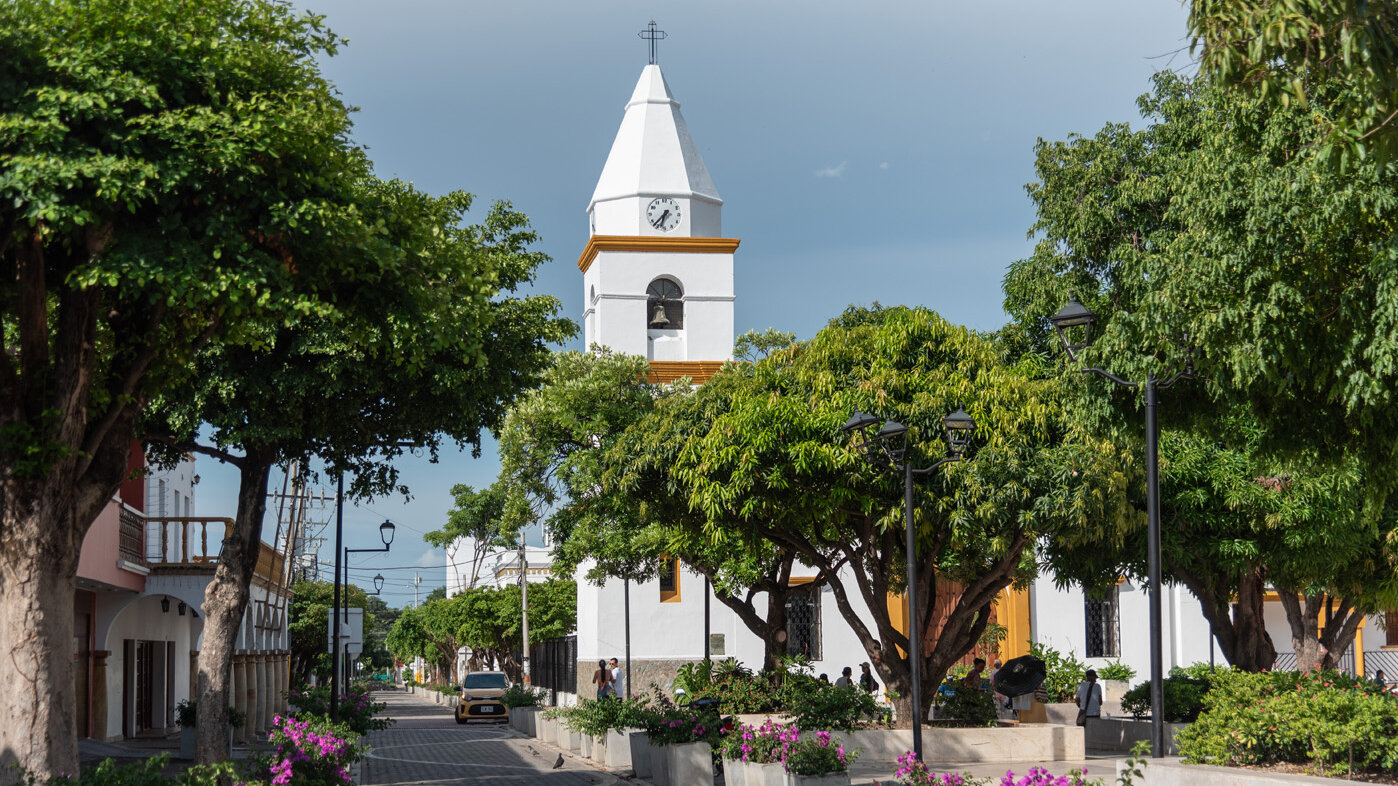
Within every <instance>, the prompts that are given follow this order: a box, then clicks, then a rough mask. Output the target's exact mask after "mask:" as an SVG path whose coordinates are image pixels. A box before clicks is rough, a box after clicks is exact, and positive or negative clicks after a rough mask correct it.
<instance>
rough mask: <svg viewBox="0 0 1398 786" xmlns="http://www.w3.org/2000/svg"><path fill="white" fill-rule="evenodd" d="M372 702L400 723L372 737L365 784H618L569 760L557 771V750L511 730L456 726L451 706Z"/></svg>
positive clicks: (390, 696) (397, 696) (404, 698)
mask: <svg viewBox="0 0 1398 786" xmlns="http://www.w3.org/2000/svg"><path fill="white" fill-rule="evenodd" d="M374 698H375V700H376V701H382V702H385V703H387V704H388V709H387V710H385V714H386V715H388V716H389V717H391V718H394V719H396V720H397V721H398V722H397V723H395V724H394V725H393V726H391V727H390V728H388V729H386V730H384V731H376V732H373V733H372V734H370V735H369V744H370V745H371V746H372V747H373V751H372V752H370V754H369V757H368V759H367V760H366V761H365V763H364V774H363V783H365V784H413V785H414V786H418V785H421V786H437V785H438V784H440V785H441V786H450V784H483V785H484V786H514V785H515V784H519V786H535V784H538V785H539V786H585V785H586V786H598V784H606V783H613V782H615V780H616V779H615V778H613V777H612V776H610V775H608V774H607V773H606V772H604V771H602V770H599V769H596V768H594V767H592V766H591V765H590V764H588V763H587V762H584V761H582V760H580V759H576V758H570V757H567V756H565V757H564V762H563V767H562V769H559V770H554V769H552V767H553V763H554V762H555V761H556V760H557V758H558V749H556V748H551V747H549V746H547V745H543V744H541V743H539V741H538V740H532V739H525V738H524V737H521V736H520V735H519V734H517V733H515V732H514V730H512V729H511V728H509V727H508V726H505V725H494V724H484V725H482V724H468V725H466V726H458V725H457V724H456V721H455V720H454V719H453V718H452V712H451V708H450V707H445V706H441V705H438V704H434V703H432V702H429V701H427V700H426V699H423V698H419V697H417V696H411V695H408V694H406V693H401V692H398V691H390V692H381V693H375V694H374Z"/></svg>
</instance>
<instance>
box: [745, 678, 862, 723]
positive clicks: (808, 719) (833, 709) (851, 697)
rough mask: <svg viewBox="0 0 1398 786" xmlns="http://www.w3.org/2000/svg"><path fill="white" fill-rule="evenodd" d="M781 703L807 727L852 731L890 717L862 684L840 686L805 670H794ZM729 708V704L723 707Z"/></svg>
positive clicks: (781, 695)
mask: <svg viewBox="0 0 1398 786" xmlns="http://www.w3.org/2000/svg"><path fill="white" fill-rule="evenodd" d="M777 698H778V699H779V701H778V702H777V704H778V705H779V706H780V708H781V709H782V710H784V711H785V712H786V713H787V714H788V715H791V716H792V717H793V718H794V719H795V721H796V725H797V726H799V727H800V728H803V729H826V730H831V731H850V730H852V729H858V728H862V727H865V726H868V725H870V724H873V723H878V722H881V721H884V722H886V721H887V720H888V713H887V711H886V710H885V709H884V708H882V707H880V706H879V704H878V702H877V701H876V700H875V699H874V697H873V696H872V695H871V694H868V693H865V692H864V691H862V690H860V689H858V688H837V687H835V686H834V685H831V684H829V683H826V682H821V681H820V680H817V679H814V678H812V677H809V676H807V675H804V674H790V675H788V676H787V678H786V682H785V683H783V684H782V687H781V689H780V690H779V691H778V692H777ZM723 710H724V711H725V712H727V711H728V707H727V706H725V707H723Z"/></svg>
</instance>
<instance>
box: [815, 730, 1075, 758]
mask: <svg viewBox="0 0 1398 786" xmlns="http://www.w3.org/2000/svg"><path fill="white" fill-rule="evenodd" d="M837 736H839V737H840V738H841V739H842V740H843V741H844V745H845V748H846V749H850V748H861V749H862V750H863V753H862V754H861V755H862V757H863V759H864V760H865V761H876V762H889V763H892V762H896V761H898V757H899V756H901V755H903V754H904V753H905V752H907V751H910V750H912V747H913V732H912V729H864V730H860V731H849V732H840V733H839V734H838V735H837ZM1085 757H1086V753H1085V747H1084V737H1083V730H1082V728H1081V727H1079V726H1072V725H1069V726H1062V725H1057V724H1038V723H1035V724H1024V725H1019V726H991V727H986V728H975V729H948V728H941V727H937V726H933V727H930V728H926V729H923V731H922V758H923V761H926V762H928V763H932V762H956V763H962V762H967V763H970V762H1015V761H1077V760H1080V759H1083V758H1085Z"/></svg>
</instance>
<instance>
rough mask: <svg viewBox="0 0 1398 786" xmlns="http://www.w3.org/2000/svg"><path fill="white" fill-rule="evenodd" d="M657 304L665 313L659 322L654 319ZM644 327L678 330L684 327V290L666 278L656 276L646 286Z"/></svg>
mask: <svg viewBox="0 0 1398 786" xmlns="http://www.w3.org/2000/svg"><path fill="white" fill-rule="evenodd" d="M656 306H659V307H660V308H661V309H662V310H663V312H664V314H665V322H664V324H661V323H659V322H657V321H656V319H655V309H656ZM646 327H647V328H657V329H659V328H664V329H665V330H680V329H683V328H684V290H682V289H680V285H679V284H676V283H675V282H674V281H671V280H670V279H668V278H657V279H656V280H654V281H652V282H650V286H648V287H646Z"/></svg>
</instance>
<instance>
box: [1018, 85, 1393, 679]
mask: <svg viewBox="0 0 1398 786" xmlns="http://www.w3.org/2000/svg"><path fill="white" fill-rule="evenodd" d="M1333 95H1334V93H1333V90H1329V89H1327V90H1321V91H1318V92H1316V93H1314V94H1313V95H1312V96H1311V105H1312V107H1315V106H1316V105H1318V104H1320V103H1321V102H1322V101H1323V100H1325V99H1327V98H1332V97H1333ZM1140 103H1141V108H1142V112H1143V114H1144V115H1145V116H1146V118H1147V126H1146V127H1145V128H1144V129H1142V130H1138V131H1133V130H1132V129H1130V128H1129V127H1128V126H1125V125H1109V126H1107V127H1106V128H1104V129H1103V130H1102V131H1100V132H1099V133H1098V134H1096V135H1095V136H1094V137H1092V138H1083V137H1077V136H1074V137H1071V138H1070V139H1068V140H1067V141H1065V142H1056V143H1048V142H1042V141H1041V142H1040V144H1039V146H1038V149H1037V161H1036V167H1035V171H1036V175H1037V182H1035V183H1033V184H1031V185H1030V186H1029V192H1030V196H1031V197H1032V198H1033V199H1034V201H1035V204H1036V206H1037V208H1038V212H1039V218H1038V221H1037V222H1036V224H1035V225H1034V227H1033V230H1032V231H1033V232H1035V233H1037V234H1038V235H1039V236H1040V239H1039V242H1038V243H1037V245H1036V247H1035V252H1034V255H1033V256H1032V257H1030V258H1029V259H1026V260H1022V261H1019V262H1017V263H1015V264H1014V265H1012V266H1011V270H1010V272H1009V274H1008V275H1007V277H1006V281H1005V291H1006V309H1007V310H1008V311H1009V312H1010V313H1011V314H1013V315H1014V316H1015V318H1016V320H1017V326H1016V331H1017V338H1018V340H1020V341H1022V342H1023V343H1024V344H1025V345H1027V346H1029V347H1033V348H1038V349H1044V350H1046V349H1047V348H1048V346H1049V345H1050V344H1052V343H1056V339H1055V338H1054V337H1053V336H1051V335H1049V334H1048V326H1047V323H1046V321H1045V317H1046V316H1047V315H1048V314H1051V313H1053V312H1054V311H1055V310H1057V308H1058V306H1059V305H1060V304H1061V303H1062V302H1063V301H1064V300H1065V299H1066V297H1067V295H1068V293H1069V291H1070V290H1076V291H1077V292H1078V293H1079V295H1080V296H1081V297H1082V298H1083V300H1084V302H1085V303H1087V304H1088V305H1089V306H1090V307H1091V308H1093V309H1094V310H1095V311H1097V312H1098V314H1099V321H1100V323H1101V324H1100V326H1099V329H1096V332H1097V333H1098V334H1099V337H1098V338H1097V340H1096V342H1095V343H1094V344H1093V345H1092V346H1091V347H1089V348H1088V349H1086V350H1084V355H1085V362H1086V364H1087V365H1103V364H1106V365H1108V366H1109V367H1110V370H1111V371H1113V372H1114V373H1116V374H1119V375H1121V376H1124V377H1127V378H1129V379H1144V378H1146V376H1147V375H1148V374H1155V375H1157V376H1158V377H1163V376H1165V375H1167V374H1168V373H1170V370H1171V369H1182V368H1191V367H1192V369H1193V371H1194V373H1195V377H1196V380H1195V381H1193V382H1191V383H1189V384H1187V385H1180V386H1177V387H1175V388H1173V389H1171V390H1170V393H1169V395H1168V396H1164V397H1163V399H1164V400H1163V402H1162V409H1163V410H1164V415H1163V416H1162V423H1164V424H1165V438H1164V440H1163V441H1162V447H1163V456H1162V459H1163V461H1162V490H1163V496H1162V521H1163V522H1168V525H1167V528H1166V532H1167V535H1168V533H1169V532H1170V530H1171V529H1173V530H1176V531H1178V532H1179V533H1181V535H1180V539H1171V540H1170V541H1168V542H1167V545H1166V548H1165V552H1164V554H1165V557H1166V560H1167V567H1168V568H1169V569H1170V570H1171V572H1172V573H1173V574H1174V576H1175V577H1176V578H1177V579H1179V580H1181V581H1183V582H1184V583H1185V584H1187V585H1188V586H1190V588H1191V589H1192V590H1194V591H1195V593H1196V594H1197V595H1198V596H1199V597H1200V601H1201V604H1202V607H1203V610H1204V613H1205V615H1206V616H1207V617H1208V618H1209V620H1210V624H1211V627H1212V629H1213V631H1214V634H1215V637H1216V638H1217V639H1218V641H1219V643H1220V645H1221V647H1222V648H1223V651H1224V654H1225V656H1226V657H1228V658H1229V660H1230V662H1233V663H1235V664H1236V665H1238V666H1240V667H1244V668H1268V667H1270V666H1271V660H1270V659H1271V652H1272V649H1273V645H1272V643H1271V642H1270V641H1268V640H1267V638H1266V632H1265V629H1264V627H1263V622H1262V586H1263V584H1264V583H1265V582H1270V583H1272V584H1273V585H1275V586H1276V587H1277V588H1278V589H1279V590H1280V592H1281V595H1282V598H1283V605H1284V606H1286V607H1287V611H1288V618H1289V622H1290V623H1291V625H1292V627H1293V630H1294V631H1296V632H1297V633H1296V635H1295V636H1294V637H1293V638H1294V642H1293V645H1294V647H1295V649H1296V651H1297V654H1298V656H1299V657H1300V658H1301V659H1302V662H1303V663H1304V662H1308V661H1310V660H1311V659H1312V658H1316V657H1319V658H1320V662H1326V663H1329V662H1332V661H1331V660H1328V659H1327V657H1331V658H1332V657H1337V656H1338V654H1339V653H1340V652H1341V651H1342V649H1334V651H1333V653H1331V655H1330V656H1322V655H1321V653H1322V651H1323V650H1322V648H1323V646H1328V645H1323V643H1322V642H1321V641H1320V640H1319V639H1318V638H1317V637H1316V635H1318V633H1319V632H1318V631H1317V630H1316V624H1315V618H1316V614H1315V613H1313V612H1314V611H1316V610H1318V609H1320V608H1322V607H1323V608H1326V609H1335V611H1333V612H1327V613H1328V614H1330V613H1333V614H1335V615H1336V616H1334V617H1332V618H1331V619H1330V622H1331V623H1332V625H1328V626H1327V627H1326V630H1327V631H1328V632H1331V633H1333V635H1334V636H1336V637H1337V638H1334V639H1333V640H1332V643H1334V644H1337V645H1338V644H1341V643H1343V642H1344V641H1346V640H1347V639H1348V637H1349V635H1350V633H1348V632H1346V631H1349V630H1350V629H1351V628H1352V627H1353V626H1355V625H1357V624H1358V620H1359V619H1360V617H1359V616H1358V612H1360V611H1362V610H1365V609H1372V608H1377V607H1378V605H1381V604H1382V603H1383V602H1384V599H1385V598H1392V597H1393V593H1394V591H1395V586H1394V584H1395V580H1394V570H1393V565H1394V564H1395V563H1394V556H1393V548H1392V542H1393V537H1394V536H1393V535H1392V532H1393V527H1392V523H1391V522H1392V517H1391V515H1390V514H1389V513H1388V512H1387V511H1388V510H1389V508H1390V503H1389V499H1390V498H1391V494H1392V489H1393V487H1394V469H1395V466H1398V465H1395V464H1394V462H1393V461H1392V459H1391V451H1392V448H1393V446H1394V445H1393V440H1394V432H1393V427H1394V426H1395V425H1398V424H1394V423H1392V422H1391V421H1390V418H1391V416H1392V408H1391V406H1388V404H1387V403H1386V402H1388V401H1389V399H1390V395H1391V393H1390V391H1388V390H1386V388H1387V387H1390V386H1391V385H1392V384H1393V382H1395V381H1398V379H1395V374H1398V365H1395V362H1394V359H1395V358H1398V355H1395V352H1398V343H1395V342H1394V340H1393V331H1392V330H1391V329H1390V328H1389V327H1387V326H1386V323H1385V320H1387V319H1388V317H1387V316H1385V315H1387V314H1391V313H1394V309H1395V308H1396V307H1398V300H1395V298H1398V291H1395V290H1394V288H1393V287H1391V286H1390V284H1391V282H1392V280H1393V277H1392V264H1393V262H1392V260H1393V259H1394V249H1393V247H1392V237H1393V226H1392V221H1393V219H1392V218H1390V217H1389V215H1390V212H1391V209H1392V207H1394V206H1395V205H1398V201H1396V200H1395V196H1398V193H1395V191H1394V188H1393V186H1394V178H1393V175H1392V173H1391V172H1390V171H1389V170H1388V169H1387V168H1386V167H1380V166H1376V165H1374V164H1373V163H1372V162H1366V163H1363V164H1362V165H1357V166H1354V167H1351V168H1350V170H1349V171H1348V172H1347V173H1346V174H1344V175H1341V174H1339V173H1337V172H1333V171H1330V170H1326V169H1317V168H1314V167H1310V166H1308V165H1307V164H1306V162H1305V160H1304V157H1303V156H1301V155H1300V153H1301V148H1302V147H1303V146H1304V145H1305V144H1307V143H1308V142H1309V141H1313V140H1315V139H1316V138H1317V135H1318V134H1320V133H1322V131H1321V130H1319V129H1318V128H1317V127H1316V125H1317V124H1316V123H1315V122H1314V120H1313V118H1312V117H1311V115H1310V111H1311V110H1306V109H1302V108H1300V107H1297V106H1295V105H1293V106H1290V107H1279V106H1273V105H1269V104H1264V105H1254V104H1252V103H1251V102H1249V101H1247V100H1245V99H1244V98H1242V97H1240V96H1238V95H1237V94H1235V93H1233V92H1230V91H1227V90H1223V89H1220V88H1219V87H1217V86H1214V85H1211V84H1210V83H1208V82H1206V81H1194V82H1190V81H1186V80H1182V79H1180V78H1177V77H1174V76H1171V75H1161V76H1158V77H1157V79H1156V88H1155V91H1154V93H1153V94H1151V95H1149V96H1145V97H1143V98H1142V99H1141V102H1140ZM1186 336H1187V337H1188V340H1185V337H1186ZM1063 368H1064V371H1065V372H1066V373H1068V374H1069V376H1070V377H1072V379H1071V380H1070V381H1069V382H1068V387H1069V390H1070V391H1071V394H1072V397H1073V404H1072V410H1073V412H1074V413H1075V417H1077V418H1078V419H1079V420H1080V421H1081V422H1082V423H1083V426H1084V428H1087V429H1090V430H1092V431H1093V432H1095V433H1098V434H1101V435H1103V437H1104V438H1107V439H1111V440H1112V441H1113V442H1115V443H1116V444H1117V445H1119V449H1120V450H1121V451H1122V452H1123V455H1139V453H1140V451H1141V446H1140V442H1139V439H1140V433H1139V427H1138V426H1137V425H1136V423H1138V422H1139V409H1138V406H1139V399H1138V398H1136V397H1135V396H1132V395H1126V394H1123V393H1122V392H1121V391H1119V390H1117V389H1113V388H1112V386H1109V385H1106V384H1105V383H1103V382H1101V380H1097V379H1095V378H1082V377H1081V376H1080V375H1078V374H1076V373H1075V372H1074V371H1072V370H1070V369H1069V368H1068V366H1067V364H1065V365H1064V367H1063ZM1134 471H1135V472H1138V470H1134ZM1278 477H1286V478H1289V480H1288V481H1287V482H1286V483H1279V482H1274V479H1275V478H1278ZM1132 483H1133V493H1134V495H1135V498H1136V499H1137V500H1140V499H1141V498H1142V497H1143V491H1142V489H1141V487H1140V485H1139V474H1135V475H1133V478H1132ZM1186 533H1187V534H1186ZM1130 541H1131V542H1132V543H1134V544H1135V545H1136V547H1137V549H1138V550H1137V551H1136V554H1135V559H1137V560H1139V557H1140V555H1141V553H1142V552H1141V551H1140V550H1139V549H1143V542H1142V540H1141V538H1140V536H1139V535H1137V536H1132V538H1131V539H1130ZM1098 553H1099V554H1100V552H1098ZM1082 556H1084V557H1085V558H1086V560H1085V561H1083V562H1076V563H1075V561H1074V560H1072V559H1067V560H1064V561H1062V562H1061V565H1062V566H1063V567H1065V568H1066V569H1067V571H1069V572H1071V571H1072V570H1073V569H1074V567H1075V566H1076V567H1079V568H1082V567H1083V566H1086V565H1095V566H1096V569H1097V570H1098V577H1097V580H1101V578H1102V571H1105V570H1107V569H1108V567H1107V566H1105V565H1102V564H1101V563H1100V561H1097V562H1096V563H1094V562H1093V561H1092V558H1091V556H1090V555H1085V554H1084V555H1082ZM1137 564H1139V562H1137ZM1298 596H1304V597H1305V598H1306V599H1305V600H1297V597H1298ZM1326 596H1334V597H1335V598H1337V599H1339V600H1337V602H1336V603H1335V604H1331V603H1330V602H1329V601H1328V600H1327V597H1326ZM1234 597H1236V598H1237V600H1238V601H1239V604H1238V605H1237V606H1234V604H1233V603H1232V600H1231V599H1232V598H1234ZM1230 609H1236V611H1234V612H1233V613H1232V615H1231V619H1230ZM1341 609H1343V610H1341ZM1327 635H1329V633H1327Z"/></svg>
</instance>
